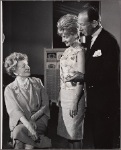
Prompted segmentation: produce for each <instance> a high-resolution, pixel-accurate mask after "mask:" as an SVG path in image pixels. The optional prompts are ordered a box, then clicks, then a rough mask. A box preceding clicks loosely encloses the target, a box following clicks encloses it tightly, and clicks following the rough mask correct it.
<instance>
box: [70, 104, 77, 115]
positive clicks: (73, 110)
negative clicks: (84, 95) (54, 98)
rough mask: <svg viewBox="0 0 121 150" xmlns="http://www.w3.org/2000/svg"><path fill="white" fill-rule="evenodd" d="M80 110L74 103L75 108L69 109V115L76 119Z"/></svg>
mask: <svg viewBox="0 0 121 150" xmlns="http://www.w3.org/2000/svg"><path fill="white" fill-rule="evenodd" d="M77 112H78V108H77V103H74V104H73V106H72V107H71V108H70V109H69V115H70V116H71V117H72V118H74V117H75V116H76V115H77Z"/></svg>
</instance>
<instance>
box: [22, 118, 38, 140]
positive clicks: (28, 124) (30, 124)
mask: <svg viewBox="0 0 121 150" xmlns="http://www.w3.org/2000/svg"><path fill="white" fill-rule="evenodd" d="M20 121H21V122H22V123H23V125H24V126H25V127H26V128H27V129H28V131H29V132H30V136H31V138H32V139H33V140H34V141H36V140H37V139H38V135H37V132H36V128H37V126H36V124H35V122H34V121H32V120H30V121H28V120H27V119H26V117H25V116H22V117H21V118H20Z"/></svg>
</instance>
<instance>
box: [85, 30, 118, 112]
mask: <svg viewBox="0 0 121 150" xmlns="http://www.w3.org/2000/svg"><path fill="white" fill-rule="evenodd" d="M97 55H99V56H98V57H97ZM85 70H86V73H85V80H86V84H87V107H88V108H89V110H90V111H91V112H93V113H105V114H112V113H113V112H114V111H115V110H116V109H117V108H118V107H119V101H120V100H119V46H118V44H117V41H116V39H115V38H114V37H113V35H111V34H110V33H109V32H107V31H106V30H104V29H102V31H101V32H100V34H99V35H98V37H97V39H96V40H95V42H94V44H93V45H92V47H91V49H90V50H88V51H87V52H86V64H85Z"/></svg>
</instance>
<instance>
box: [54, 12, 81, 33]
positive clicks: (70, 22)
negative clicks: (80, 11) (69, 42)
mask: <svg viewBox="0 0 121 150" xmlns="http://www.w3.org/2000/svg"><path fill="white" fill-rule="evenodd" d="M77 19H78V18H77V16H76V15H72V14H67V15H64V16H62V17H61V18H60V19H59V20H58V22H57V33H58V35H60V36H61V34H62V33H63V32H64V31H66V33H68V34H69V35H75V34H77V33H78V24H77Z"/></svg>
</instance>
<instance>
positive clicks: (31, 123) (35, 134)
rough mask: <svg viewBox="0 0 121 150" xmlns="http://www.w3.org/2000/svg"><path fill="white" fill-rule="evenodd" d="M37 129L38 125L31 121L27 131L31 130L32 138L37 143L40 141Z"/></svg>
mask: <svg viewBox="0 0 121 150" xmlns="http://www.w3.org/2000/svg"><path fill="white" fill-rule="evenodd" d="M35 128H36V125H35V123H34V122H33V121H30V122H29V123H28V125H27V129H28V130H29V132H30V135H31V138H32V139H33V140H34V141H36V140H37V139H38V135H37V132H36V130H35Z"/></svg>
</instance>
